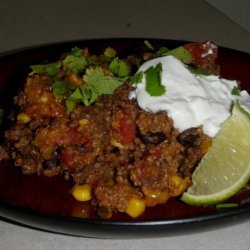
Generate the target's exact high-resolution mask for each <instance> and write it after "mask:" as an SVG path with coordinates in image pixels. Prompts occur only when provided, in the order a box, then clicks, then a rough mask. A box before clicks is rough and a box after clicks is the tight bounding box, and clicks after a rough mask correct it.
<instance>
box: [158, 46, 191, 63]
mask: <svg viewBox="0 0 250 250" xmlns="http://www.w3.org/2000/svg"><path fill="white" fill-rule="evenodd" d="M162 56H174V57H176V58H177V59H179V60H181V61H182V62H184V63H186V64H191V63H192V62H193V57H192V55H191V53H190V52H189V51H188V50H186V49H185V48H184V47H183V46H180V47H178V48H176V49H172V50H169V51H167V52H166V53H164V54H162Z"/></svg>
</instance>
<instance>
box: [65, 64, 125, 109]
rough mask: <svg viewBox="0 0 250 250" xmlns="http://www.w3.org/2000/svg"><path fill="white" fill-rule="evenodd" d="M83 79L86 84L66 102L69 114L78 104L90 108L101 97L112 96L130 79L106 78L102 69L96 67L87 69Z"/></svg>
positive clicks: (77, 89)
mask: <svg viewBox="0 0 250 250" xmlns="http://www.w3.org/2000/svg"><path fill="white" fill-rule="evenodd" d="M83 79H84V81H85V82H86V83H85V84H84V85H83V86H80V87H78V88H76V90H75V91H74V92H73V93H72V94H71V95H70V96H69V97H68V98H67V100H66V107H67V111H68V112H71V111H72V110H73V109H74V106H75V104H76V103H78V102H82V103H83V104H84V105H85V106H89V105H91V104H92V103H94V102H95V101H96V100H97V99H98V98H99V97H100V96H101V95H103V94H112V93H113V92H114V90H115V89H116V88H117V87H119V86H120V85H122V84H123V83H124V82H125V81H126V80H127V79H128V77H114V76H105V75H104V73H103V71H102V69H101V68H100V67H96V68H89V69H87V70H86V74H85V75H84V76H83Z"/></svg>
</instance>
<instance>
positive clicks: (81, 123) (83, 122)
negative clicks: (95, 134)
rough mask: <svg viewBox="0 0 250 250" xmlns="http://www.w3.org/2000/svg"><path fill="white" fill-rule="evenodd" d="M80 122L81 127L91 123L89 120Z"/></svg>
mask: <svg viewBox="0 0 250 250" xmlns="http://www.w3.org/2000/svg"><path fill="white" fill-rule="evenodd" d="M78 122H79V125H80V126H84V125H87V124H88V123H89V120H87V119H80V120H79V121H78Z"/></svg>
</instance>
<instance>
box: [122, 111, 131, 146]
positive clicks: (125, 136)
mask: <svg viewBox="0 0 250 250" xmlns="http://www.w3.org/2000/svg"><path fill="white" fill-rule="evenodd" d="M119 130H120V131H119V132H120V136H121V143H122V144H131V143H133V142H134V139H135V125H134V124H133V123H132V121H131V120H130V119H129V116H128V115H124V116H123V118H122V119H121V120H120V123H119Z"/></svg>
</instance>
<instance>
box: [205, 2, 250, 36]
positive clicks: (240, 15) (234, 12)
mask: <svg viewBox="0 0 250 250" xmlns="http://www.w3.org/2000/svg"><path fill="white" fill-rule="evenodd" d="M207 2H209V3H210V4H212V5H213V6H214V7H215V8H217V9H218V10H220V11H221V12H222V13H223V14H225V15H226V16H228V17H229V18H231V19H232V20H233V21H234V22H236V23H237V24H238V25H240V26H241V27H242V28H244V29H245V30H246V31H248V32H250V20H249V11H250V1H249V0H237V1H235V0H227V4H225V0H207Z"/></svg>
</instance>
